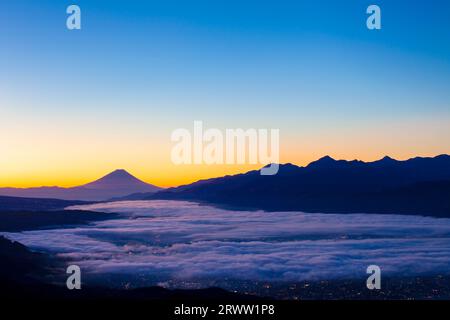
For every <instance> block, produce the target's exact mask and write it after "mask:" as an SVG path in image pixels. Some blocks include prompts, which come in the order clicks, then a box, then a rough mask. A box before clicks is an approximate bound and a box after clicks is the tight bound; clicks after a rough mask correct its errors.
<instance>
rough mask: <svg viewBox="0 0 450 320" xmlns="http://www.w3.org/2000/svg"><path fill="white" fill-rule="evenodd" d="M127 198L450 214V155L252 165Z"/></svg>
mask: <svg viewBox="0 0 450 320" xmlns="http://www.w3.org/2000/svg"><path fill="white" fill-rule="evenodd" d="M125 199H133V200H138V199H141V200H142V199H177V200H192V201H200V202H207V203H212V204H216V205H220V206H227V207H234V208H245V209H264V210H269V211H280V210H300V211H305V212H324V213H398V214H420V215H433V216H439V217H450V156H449V155H440V156H437V157H434V158H420V157H417V158H413V159H409V160H406V161H397V160H395V159H392V158H389V157H384V158H383V159H381V160H378V161H374V162H363V161H358V160H354V161H345V160H334V159H333V158H331V157H329V156H326V157H323V158H321V159H319V160H317V161H315V162H312V163H310V164H309V165H308V166H306V167H299V166H295V165H293V164H284V165H280V169H279V172H278V174H276V175H273V176H263V175H260V172H259V171H250V172H247V173H244V174H238V175H233V176H225V177H221V178H214V179H208V180H201V181H198V182H195V183H193V184H190V185H185V186H180V187H177V188H169V189H166V190H162V191H159V192H157V193H153V194H142V193H141V194H134V195H130V196H128V197H126V198H125Z"/></svg>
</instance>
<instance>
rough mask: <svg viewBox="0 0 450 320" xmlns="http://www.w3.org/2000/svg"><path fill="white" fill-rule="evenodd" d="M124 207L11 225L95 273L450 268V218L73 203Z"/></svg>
mask: <svg viewBox="0 0 450 320" xmlns="http://www.w3.org/2000/svg"><path fill="white" fill-rule="evenodd" d="M70 209H86V210H94V211H102V212H119V213H121V216H120V218H118V219H114V220H107V221H101V222H95V223H92V224H89V225H87V226H83V227H76V228H63V229H53V230H39V231H27V232H21V233H4V235H5V236H7V237H8V238H10V239H12V240H15V241H18V242H21V243H23V244H24V245H26V246H29V247H31V248H33V249H36V250H42V251H45V252H50V253H54V254H57V255H58V256H60V257H63V258H66V259H69V260H70V261H71V263H72V264H78V265H80V266H81V267H82V270H83V272H85V273H88V274H90V275H91V276H95V275H99V274H102V275H105V274H120V275H141V276H146V275H149V276H157V278H158V281H174V280H175V281H188V280H190V279H235V280H264V281H302V280H322V279H336V278H346V279H352V278H357V279H358V278H362V279H365V278H366V277H367V275H366V268H367V266H369V265H372V264H376V265H379V266H380V267H381V269H382V272H383V274H384V275H390V276H410V275H426V274H437V273H450V272H449V271H450V270H449V266H450V219H436V218H430V217H420V216H402V215H374V214H317V213H309V214H308V213H301V212H263V211H231V210H224V209H218V208H213V207H210V206H203V205H199V204H196V203H190V202H183V201H124V202H112V203H101V204H94V205H84V206H74V207H71V208H70Z"/></svg>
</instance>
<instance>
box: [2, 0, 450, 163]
mask: <svg viewBox="0 0 450 320" xmlns="http://www.w3.org/2000/svg"><path fill="white" fill-rule="evenodd" d="M70 4H77V5H79V6H80V7H81V10H82V30H79V31H69V30H67V29H66V27H65V22H66V18H67V15H66V13H65V10H66V7H67V6H68V5H70ZM370 4H378V5H379V6H380V7H381V10H382V30H379V31H369V30H368V29H367V28H366V18H367V15H366V13H365V11H366V8H367V6H368V5H370ZM0 70H2V72H1V73H0V86H1V88H2V90H1V91H2V93H1V95H0V99H1V100H0V103H1V110H0V116H3V117H2V119H3V122H2V120H0V124H2V125H3V127H4V128H7V129H4V130H8V131H7V132H9V133H10V135H11V137H12V136H14V135H15V134H16V132H15V131H17V132H18V131H21V132H22V131H23V130H24V128H25V127H26V128H28V129H27V130H29V128H38V127H39V128H40V127H48V126H51V127H55V130H57V129H58V128H59V129H60V128H61V127H63V128H64V130H65V132H70V130H72V131H74V132H75V131H77V130H79V128H80V127H83V128H84V130H86V132H92V134H97V133H95V132H97V131H103V132H108V133H109V134H110V135H111V139H115V138H117V135H121V136H124V135H125V136H127V137H128V139H133V138H134V137H137V136H148V137H149V138H155V137H158V138H159V139H168V138H167V137H168V136H169V135H170V132H171V131H172V130H173V129H175V128H178V127H188V126H191V125H192V122H193V121H194V120H203V121H204V122H205V123H206V124H207V125H208V126H211V127H219V128H220V127H223V128H225V127H227V128H230V127H231V128H234V127H274V128H280V129H281V130H282V131H281V132H282V134H283V133H284V137H289V139H288V138H286V139H288V140H289V141H288V142H287V143H286V144H287V145H289V146H292V145H293V143H294V142H295V141H299V140H301V139H302V138H305V139H306V138H308V137H311V136H317V135H321V134H322V133H326V134H329V135H333V136H337V137H338V136H341V137H342V139H344V136H345V134H346V133H345V130H347V129H348V128H355V130H364V128H365V127H372V128H379V129H380V130H383V128H384V125H385V124H386V123H388V125H391V126H393V123H395V124H400V125H401V124H405V128H407V130H410V128H412V127H414V123H417V122H420V121H422V120H423V121H424V123H425V124H424V125H423V127H422V129H423V130H429V128H435V127H436V121H437V122H439V125H441V126H442V125H446V124H448V122H445V121H447V120H448V119H449V118H450V116H449V114H450V112H449V111H450V106H449V102H450V90H448V86H449V83H450V3H449V2H448V1H437V0H436V1H403V0H398V1H397V0H396V1H378V0H375V1H364V0H351V1H300V0H297V1H234V0H231V1H230V0H228V1H96V0H89V1H84V0H79V1H60V0H58V1H57V0H54V1H23V0H14V1H12V0H9V1H8V0H5V1H2V2H1V4H0ZM20 123H22V124H23V127H24V128H21V127H20ZM36 130H37V129H36ZM372 130H375V129H372ZM386 130H387V131H386V132H388V131H389V130H388V129H386ZM5 132H6V131H5ZM442 132H443V131H436V132H434V133H433V135H435V136H438V139H439V143H438V144H437V145H435V146H434V147H433V148H432V149H427V148H426V147H425V146H420V145H418V148H417V149H414V150H411V151H410V152H409V153H410V154H411V155H413V154H426V153H430V152H438V153H445V152H448V151H449V149H448V148H449V146H450V141H449V140H450V138H449V137H443V136H442ZM361 133H362V134H363V135H364V132H361ZM373 134H375V133H374V132H370V133H367V135H373ZM411 134H417V132H411ZM392 135H395V132H392ZM30 136H31V133H30ZM427 139H428V140H427ZM427 139H424V140H423V143H424V144H425V143H428V142H427V141H432V137H428V138H427ZM125 140H126V139H125ZM416 140H417V141H422V140H421V138H420V136H417V137H416ZM394 141H395V136H394ZM395 142H396V143H397V145H399V146H400V145H401V144H403V143H404V141H403V140H402V139H399V140H398V141H395ZM349 143H350V144H351V143H352V142H349ZM317 144H319V142H317ZM428 144H430V143H428ZM382 147H383V146H380V148H379V149H377V150H376V152H374V153H373V154H371V155H370V156H368V155H367V152H366V151H364V150H362V151H361V152H358V150H359V149H358V146H354V147H353V148H350V149H351V150H353V151H349V150H345V151H344V150H342V151H339V150H340V149H338V148H336V150H334V151H335V153H336V154H337V155H338V156H339V155H340V156H342V157H350V158H351V157H360V158H364V157H367V158H370V157H375V155H380V156H381V155H382V154H383V153H386V152H387V151H391V152H392V151H393V150H395V148H394V147H393V146H391V147H390V149H389V150H383V148H382ZM421 148H422V149H421ZM385 149H387V148H386V147H385ZM325 150H326V146H323V148H322V149H321V150H320V151H317V150H316V151H315V152H310V153H308V154H311V156H310V157H307V156H305V155H303V156H301V155H295V156H294V161H293V162H295V161H296V159H298V161H299V162H302V161H306V160H311V159H310V158H312V157H315V156H317V155H318V154H319V153H321V152H325ZM305 153H307V152H306V151H305ZM394 155H395V154H394ZM399 156H406V153H405V152H399Z"/></svg>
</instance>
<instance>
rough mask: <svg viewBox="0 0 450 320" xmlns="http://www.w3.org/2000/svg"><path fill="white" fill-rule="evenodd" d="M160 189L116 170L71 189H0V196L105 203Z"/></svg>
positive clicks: (123, 171)
mask: <svg viewBox="0 0 450 320" xmlns="http://www.w3.org/2000/svg"><path fill="white" fill-rule="evenodd" d="M159 190H161V188H159V187H156V186H154V185H151V184H148V183H145V182H143V181H141V180H139V179H137V178H136V177H134V176H132V175H131V174H129V173H128V172H127V171H125V170H116V171H114V172H111V173H110V174H108V175H106V176H104V177H103V178H100V179H98V180H96V181H94V182H91V183H88V184H85V185H82V186H78V187H73V188H61V187H38V188H24V189H22V188H0V195H2V196H11V197H27V198H53V199H62V200H84V201H106V200H109V199H111V198H114V197H123V196H126V195H129V194H131V193H138V192H141V193H142V192H145V193H146V194H149V193H153V192H156V191H159Z"/></svg>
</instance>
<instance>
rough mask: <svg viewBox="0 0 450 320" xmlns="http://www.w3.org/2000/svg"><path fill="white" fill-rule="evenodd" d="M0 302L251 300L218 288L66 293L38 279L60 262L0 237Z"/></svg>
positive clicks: (60, 286)
mask: <svg viewBox="0 0 450 320" xmlns="http://www.w3.org/2000/svg"><path fill="white" fill-rule="evenodd" d="M0 261H1V263H0V283H1V284H2V285H1V286H0V299H1V301H2V302H5V301H21V302H22V303H25V304H28V303H30V302H32V301H36V300H38V301H45V300H51V301H54V300H59V301H73V300H75V301H77V300H81V301H86V300H96V301H97V300H105V299H108V300H116V299H117V300H121V301H124V300H164V299H166V300H167V299H180V300H188V301H190V300H205V299H208V300H249V299H250V300H251V299H255V298H254V297H251V296H243V295H238V294H234V293H230V292H227V291H225V290H222V289H219V288H209V289H203V290H168V289H164V288H161V287H148V288H141V289H134V290H121V289H108V288H103V287H82V289H81V290H68V289H67V288H66V287H65V282H64V281H60V282H61V283H60V284H48V283H45V282H44V281H43V280H42V279H45V278H48V277H49V274H50V273H54V272H57V271H59V272H60V273H62V274H65V272H64V265H63V263H62V262H61V261H55V260H54V259H51V258H50V257H49V256H47V255H45V254H42V253H35V252H31V251H30V250H29V249H28V248H27V247H25V246H23V245H21V244H20V243H17V242H12V241H10V240H8V239H6V238H4V237H2V236H0Z"/></svg>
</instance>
